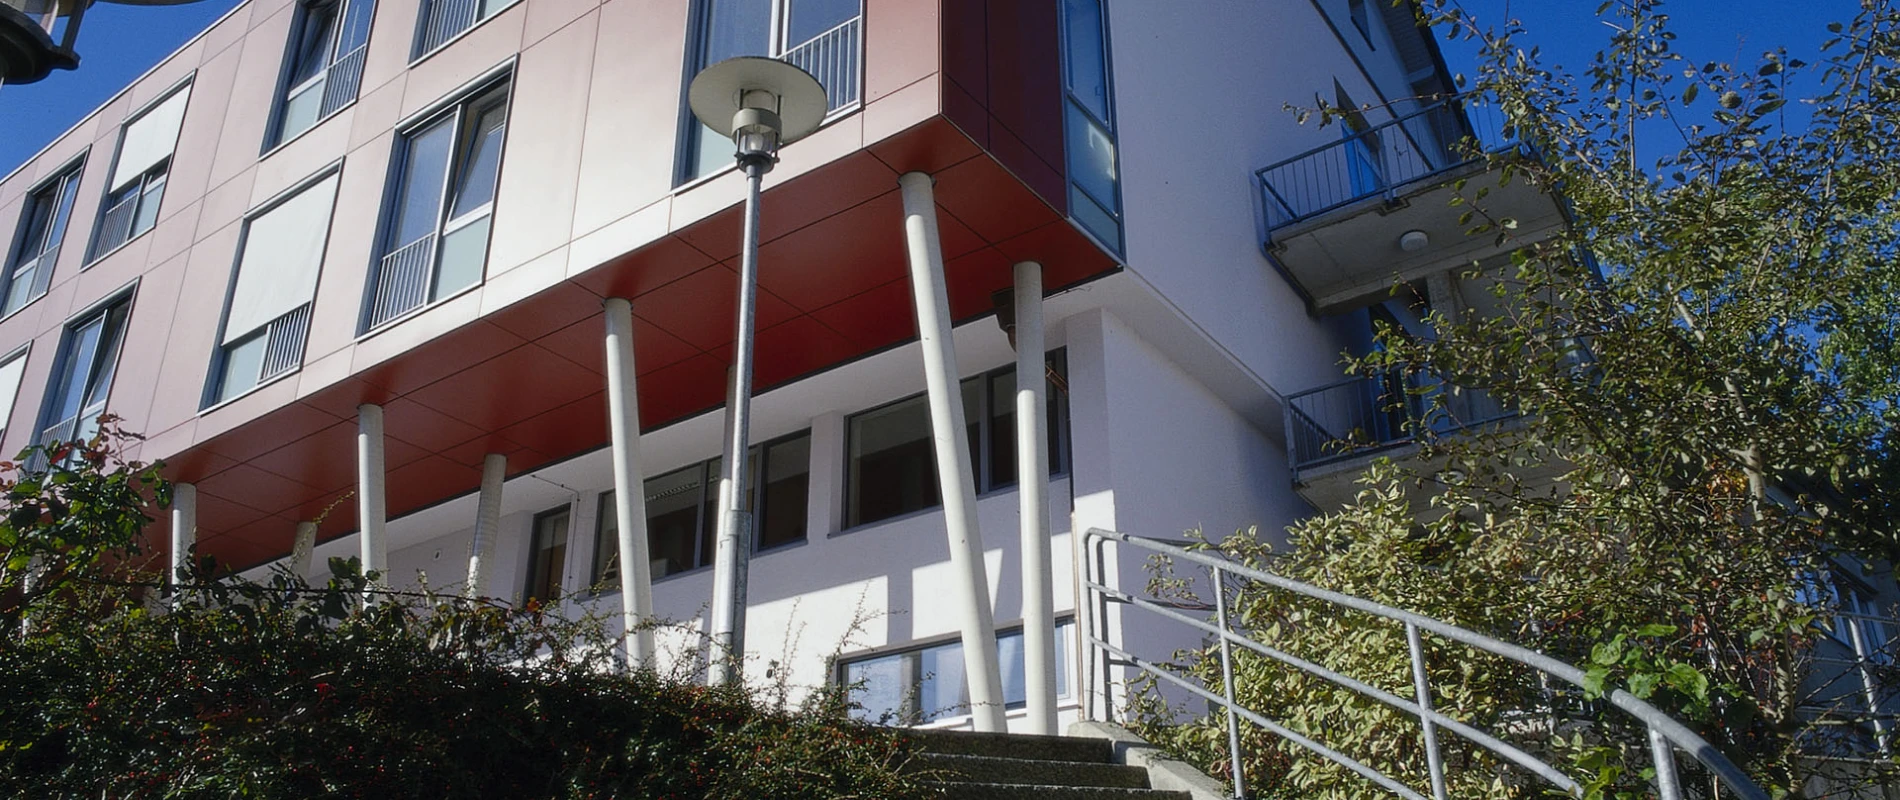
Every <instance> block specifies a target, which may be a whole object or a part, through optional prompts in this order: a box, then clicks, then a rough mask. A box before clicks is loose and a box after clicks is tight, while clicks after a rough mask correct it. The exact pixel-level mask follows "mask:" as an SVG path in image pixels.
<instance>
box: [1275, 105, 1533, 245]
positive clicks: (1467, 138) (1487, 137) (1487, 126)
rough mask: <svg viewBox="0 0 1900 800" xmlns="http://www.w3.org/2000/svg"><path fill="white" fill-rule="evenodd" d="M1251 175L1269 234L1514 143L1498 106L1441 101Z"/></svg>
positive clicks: (1345, 129)
mask: <svg viewBox="0 0 1900 800" xmlns="http://www.w3.org/2000/svg"><path fill="white" fill-rule="evenodd" d="M1339 130H1340V131H1341V136H1342V138H1341V139H1340V140H1339V141H1337V142H1332V143H1329V144H1325V145H1321V146H1319V147H1315V148H1313V149H1311V150H1308V151H1306V152H1304V153H1301V154H1299V155H1296V156H1293V157H1292V158H1289V159H1286V160H1284V161H1281V162H1279V163H1276V164H1273V165H1270V166H1267V167H1263V168H1261V169H1260V170H1258V171H1256V172H1255V173H1254V175H1255V177H1257V178H1258V179H1259V180H1260V194H1261V202H1262V206H1263V207H1264V208H1265V210H1266V215H1267V230H1269V231H1271V230H1274V229H1277V228H1280V227H1284V226H1286V225H1291V224H1293V223H1295V222H1299V221H1301V220H1305V219H1310V218H1312V217H1315V216H1318V215H1320V214H1324V213H1326V212H1328V211H1332V210H1334V209H1337V208H1341V207H1344V206H1347V205H1351V204H1353V203H1356V202H1359V201H1361V200H1365V199H1368V198H1372V197H1384V198H1386V199H1387V200H1392V199H1396V198H1397V197H1398V195H1399V194H1400V192H1401V191H1402V190H1403V189H1404V188H1405V187H1407V186H1409V185H1411V184H1414V183H1417V182H1419V181H1423V180H1426V179H1428V178H1431V177H1433V176H1435V175H1439V174H1441V173H1444V172H1447V171H1450V170H1452V169H1456V168H1458V167H1460V166H1463V165H1465V164H1468V163H1471V162H1472V161H1474V160H1476V159H1478V158H1480V157H1482V156H1484V155H1485V154H1487V153H1494V152H1499V151H1503V150H1508V149H1511V148H1514V147H1517V146H1518V141H1517V136H1516V132H1515V131H1514V130H1512V129H1511V128H1510V127H1509V125H1507V124H1506V122H1505V120H1504V116H1503V114H1501V113H1500V112H1499V111H1498V109H1497V107H1495V106H1491V105H1485V104H1481V103H1478V102H1475V100H1474V99H1472V98H1468V97H1453V98H1449V99H1446V100H1440V101H1437V102H1435V103H1432V104H1430V105H1427V106H1425V107H1423V108H1420V109H1418V110H1417V111H1413V112H1410V113H1407V114H1404V115H1401V116H1399V117H1397V118H1394V119H1392V120H1390V121H1387V122H1383V123H1380V124H1378V125H1373V126H1370V127H1366V128H1364V129H1363V130H1353V129H1352V128H1351V127H1350V126H1349V124H1348V123H1345V122H1341V123H1340V128H1339Z"/></svg>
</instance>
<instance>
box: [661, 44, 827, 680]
mask: <svg viewBox="0 0 1900 800" xmlns="http://www.w3.org/2000/svg"><path fill="white" fill-rule="evenodd" d="M687 101H688V103H689V104H690V105H691V106H692V108H693V116H695V117H698V118H699V121H700V123H701V124H703V125H705V126H706V127H708V128H711V129H713V130H714V131H715V132H717V133H719V134H720V135H721V136H726V137H729V138H731V139H732V143H733V145H734V147H735V152H734V153H733V157H734V158H735V159H737V160H738V162H739V169H740V170H742V171H744V172H745V176H746V195H745V233H744V245H743V249H742V250H741V254H740V257H739V314H738V322H737V328H738V330H737V331H736V332H735V333H734V335H733V348H732V377H731V387H730V389H731V391H730V393H729V394H728V395H727V397H726V434H725V435H726V441H725V451H724V460H723V461H722V463H721V465H720V471H719V472H720V474H719V515H718V529H717V530H718V537H717V539H716V541H717V547H716V550H715V556H714V559H713V604H712V649H713V653H712V661H711V663H710V664H709V665H708V669H707V680H708V681H709V682H711V683H714V684H727V683H738V682H740V681H741V680H742V679H743V675H744V671H743V668H742V667H743V663H744V654H745V596H746V572H747V570H748V569H749V562H750V560H751V558H750V556H751V553H752V512H751V503H750V502H749V501H750V497H749V493H748V492H747V491H746V479H747V477H748V475H747V472H748V464H747V459H746V453H747V451H748V450H749V449H750V442H749V441H748V439H749V438H750V427H751V420H750V417H751V413H752V350H753V339H754V338H755V337H754V331H753V328H754V318H755V312H756V310H757V306H758V296H759V185H760V182H761V180H762V179H763V178H764V177H765V173H767V172H770V171H771V170H772V166H773V165H774V164H777V163H778V149H779V147H780V146H781V145H784V144H788V143H790V142H792V141H795V140H797V139H798V138H800V137H802V136H804V135H805V134H808V133H811V132H812V131H814V130H817V128H818V123H820V122H822V121H824V118H825V108H826V103H825V90H824V87H822V86H820V85H818V79H816V78H813V77H812V76H811V75H810V74H807V73H806V72H805V71H804V70H802V69H799V68H798V67H795V66H792V65H791V64H787V63H785V62H783V61H779V60H776V59H770V58H759V57H754V56H742V57H739V58H730V59H726V60H725V61H721V62H719V63H717V64H714V65H712V66H710V67H707V68H706V69H704V70H702V71H700V73H699V74H698V75H696V76H694V77H693V83H692V86H690V87H689V88H688V89H687Z"/></svg>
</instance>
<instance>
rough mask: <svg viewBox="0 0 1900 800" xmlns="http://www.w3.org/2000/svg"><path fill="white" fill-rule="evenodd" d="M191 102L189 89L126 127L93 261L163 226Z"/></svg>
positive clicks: (113, 169) (100, 217)
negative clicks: (162, 206)
mask: <svg viewBox="0 0 1900 800" xmlns="http://www.w3.org/2000/svg"><path fill="white" fill-rule="evenodd" d="M190 100H191V87H190V86H186V87H184V88H182V89H179V90H177V91H175V92H173V93H172V94H171V95H170V96H168V97H166V98H165V99H163V100H161V101H159V102H158V103H157V104H156V105H153V106H152V107H151V108H149V109H147V110H146V111H144V112H143V113H141V114H139V116H138V118H137V119H134V120H132V121H131V122H130V123H127V124H126V126H125V130H124V132H123V133H122V134H121V135H120V136H119V153H118V157H117V158H116V159H115V161H114V163H113V166H112V179H111V181H110V183H109V184H108V185H107V186H106V202H105V210H104V211H103V212H101V213H100V214H99V222H98V226H99V227H98V232H97V233H96V234H94V236H93V246H92V252H91V257H92V258H97V257H99V256H101V255H104V254H106V253H107V252H109V251H111V250H112V249H114V248H116V247H118V246H119V245H122V244H125V243H126V242H128V241H131V240H132V238H133V237H136V236H138V235H139V234H141V233H144V232H146V231H148V230H151V229H152V226H153V225H155V224H157V223H158V206H159V203H160V201H162V200H163V199H164V196H165V176H166V174H167V173H168V172H169V171H170V170H171V161H172V150H173V149H174V148H175V147H177V145H178V129H179V127H180V126H181V125H182V124H183V123H184V119H185V107H186V105H187V104H188V103H189V102H190Z"/></svg>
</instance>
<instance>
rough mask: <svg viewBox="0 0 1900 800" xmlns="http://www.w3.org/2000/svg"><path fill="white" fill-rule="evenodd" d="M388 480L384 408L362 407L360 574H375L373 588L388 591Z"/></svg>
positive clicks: (358, 502) (358, 478)
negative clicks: (386, 496) (386, 499)
mask: <svg viewBox="0 0 1900 800" xmlns="http://www.w3.org/2000/svg"><path fill="white" fill-rule="evenodd" d="M388 478H389V475H388V471H387V470H385V469H384V466H383V407H382V406H379V405H376V404H374V403H364V404H363V405H360V406H357V407H356V521H357V530H358V534H357V540H358V544H359V545H361V549H362V553H361V554H362V560H363V572H364V573H365V574H367V573H371V572H375V573H378V575H377V577H376V579H375V580H374V581H372V582H371V585H372V586H373V587H375V588H388V586H389V576H387V575H382V574H381V573H384V572H388V571H389V507H388V505H387V504H386V503H385V501H384V499H383V498H384V490H385V488H386V486H387V480H388Z"/></svg>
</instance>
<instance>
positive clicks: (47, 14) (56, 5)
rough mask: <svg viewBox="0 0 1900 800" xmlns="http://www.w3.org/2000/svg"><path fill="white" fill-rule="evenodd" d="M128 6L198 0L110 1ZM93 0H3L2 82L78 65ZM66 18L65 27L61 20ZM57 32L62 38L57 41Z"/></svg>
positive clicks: (0, 18)
mask: <svg viewBox="0 0 1900 800" xmlns="http://www.w3.org/2000/svg"><path fill="white" fill-rule="evenodd" d="M107 1H108V2H113V3H118V4H120V5H128V6H170V5H182V4H184V3H192V2H197V0H107ZM92 4H93V0H0V83H12V84H22V83H32V82H34V81H37V80H39V79H41V78H44V77H46V76H47V74H48V73H50V72H52V71H53V70H56V69H74V68H77V67H78V66H79V53H77V52H75V51H74V50H73V44H74V42H75V41H76V40H77V39H78V38H79V23H80V20H82V19H84V18H85V16H86V9H87V8H89V7H91V6H92ZM61 20H65V26H64V27H63V28H62V27H61V26H60V21H61ZM54 34H58V35H59V41H57V42H56V41H54V40H53V36H54Z"/></svg>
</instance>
